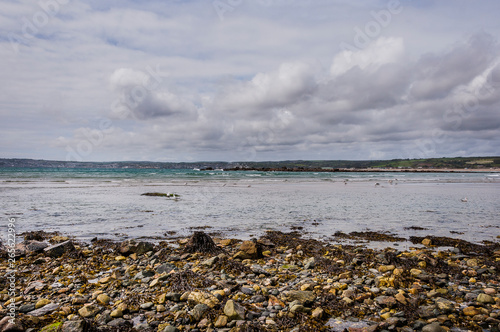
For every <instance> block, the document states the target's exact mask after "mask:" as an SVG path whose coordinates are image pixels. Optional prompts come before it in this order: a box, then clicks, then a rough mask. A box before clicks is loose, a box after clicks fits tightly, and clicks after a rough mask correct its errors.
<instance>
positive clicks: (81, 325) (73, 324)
mask: <svg viewBox="0 0 500 332" xmlns="http://www.w3.org/2000/svg"><path fill="white" fill-rule="evenodd" d="M84 331H85V321H84V320H81V319H79V320H69V321H66V322H64V324H63V325H62V328H61V332H84Z"/></svg>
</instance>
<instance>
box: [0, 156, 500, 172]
mask: <svg viewBox="0 0 500 332" xmlns="http://www.w3.org/2000/svg"><path fill="white" fill-rule="evenodd" d="M0 168H4V169H5V168H68V169H72V168H73V169H75V168H94V169H127V168H130V169H193V170H207V171H213V170H226V171H284V172H414V173H443V172H445V173H473V172H500V157H496V156H494V157H457V158H429V159H392V160H284V161H234V162H227V161H197V162H155V161H117V162H91V161H58V160H35V159H20V158H17V159H7V158H0Z"/></svg>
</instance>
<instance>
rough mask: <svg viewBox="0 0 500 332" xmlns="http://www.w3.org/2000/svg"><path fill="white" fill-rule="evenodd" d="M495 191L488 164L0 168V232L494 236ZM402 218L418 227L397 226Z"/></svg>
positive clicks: (498, 226)
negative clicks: (391, 168) (342, 168)
mask: <svg viewBox="0 0 500 332" xmlns="http://www.w3.org/2000/svg"><path fill="white" fill-rule="evenodd" d="M145 192H165V193H167V192H170V193H176V194H179V195H180V199H178V200H172V199H166V198H162V197H147V196H141V194H142V193H145ZM499 194H500V179H499V177H498V174H493V173H491V174H490V173H484V174H476V173H475V174H444V173H427V174H413V173H404V174H400V173H319V174H315V173H286V172H273V173H270V172H269V173H263V172H215V171H214V172H197V171H192V170H151V169H148V170H144V169H142V170H133V169H125V170H117V169H108V170H103V169H72V170H69V169H0V208H1V211H2V212H1V213H2V215H3V220H4V221H3V222H2V223H0V233H1V234H2V236H1V237H2V239H3V240H5V238H6V232H7V228H6V225H7V221H8V218H9V217H16V218H17V228H18V232H23V231H31V230H45V231H60V232H61V233H64V234H72V235H75V236H77V237H78V238H79V239H82V240H89V239H91V238H93V237H96V236H97V237H100V238H102V237H106V238H113V239H123V238H127V237H146V238H155V237H158V236H163V234H165V233H166V232H176V235H188V234H190V233H191V232H192V231H193V230H194V229H196V228H197V227H200V226H206V227H207V229H206V230H205V231H207V232H223V233H224V234H225V235H227V236H235V237H238V238H249V237H251V236H258V235H260V234H262V233H263V232H265V230H269V229H273V230H283V231H289V230H290V229H291V228H292V227H303V230H302V231H303V232H304V233H307V235H308V236H311V237H315V238H330V237H331V236H332V235H333V234H334V233H335V232H336V231H343V232H351V231H366V230H372V231H383V232H391V233H394V234H398V235H401V236H403V237H409V236H410V235H418V236H423V235H428V234H432V235H439V236H449V237H458V238H462V239H466V240H469V241H473V242H480V241H483V240H490V241H497V239H496V236H497V235H500V218H499V215H500V214H499V211H500V195H499ZM464 197H467V202H462V198H464ZM411 226H419V227H424V228H427V230H423V231H414V230H406V229H405V227H411ZM455 232H458V233H462V234H457V233H455Z"/></svg>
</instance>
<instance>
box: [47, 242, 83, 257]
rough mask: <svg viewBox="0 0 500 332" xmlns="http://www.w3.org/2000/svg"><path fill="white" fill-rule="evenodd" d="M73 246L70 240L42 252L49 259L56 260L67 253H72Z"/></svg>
mask: <svg viewBox="0 0 500 332" xmlns="http://www.w3.org/2000/svg"><path fill="white" fill-rule="evenodd" d="M74 250H75V246H74V245H73V242H71V241H70V240H68V241H65V242H61V243H58V244H54V245H52V246H50V247H47V248H45V249H44V250H43V251H44V252H45V254H46V255H47V256H49V257H53V258H57V257H60V256H62V255H64V254H65V253H67V252H70V251H74Z"/></svg>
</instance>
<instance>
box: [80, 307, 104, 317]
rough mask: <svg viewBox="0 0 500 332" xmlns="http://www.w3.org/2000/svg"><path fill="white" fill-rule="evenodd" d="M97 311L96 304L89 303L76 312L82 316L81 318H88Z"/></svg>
mask: <svg viewBox="0 0 500 332" xmlns="http://www.w3.org/2000/svg"><path fill="white" fill-rule="evenodd" d="M99 311H100V308H99V307H98V306H96V305H93V304H90V305H86V306H84V307H83V308H81V309H80V310H78V314H80V316H82V317H83V318H90V317H94V316H95V315H97V314H98V313H99Z"/></svg>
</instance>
